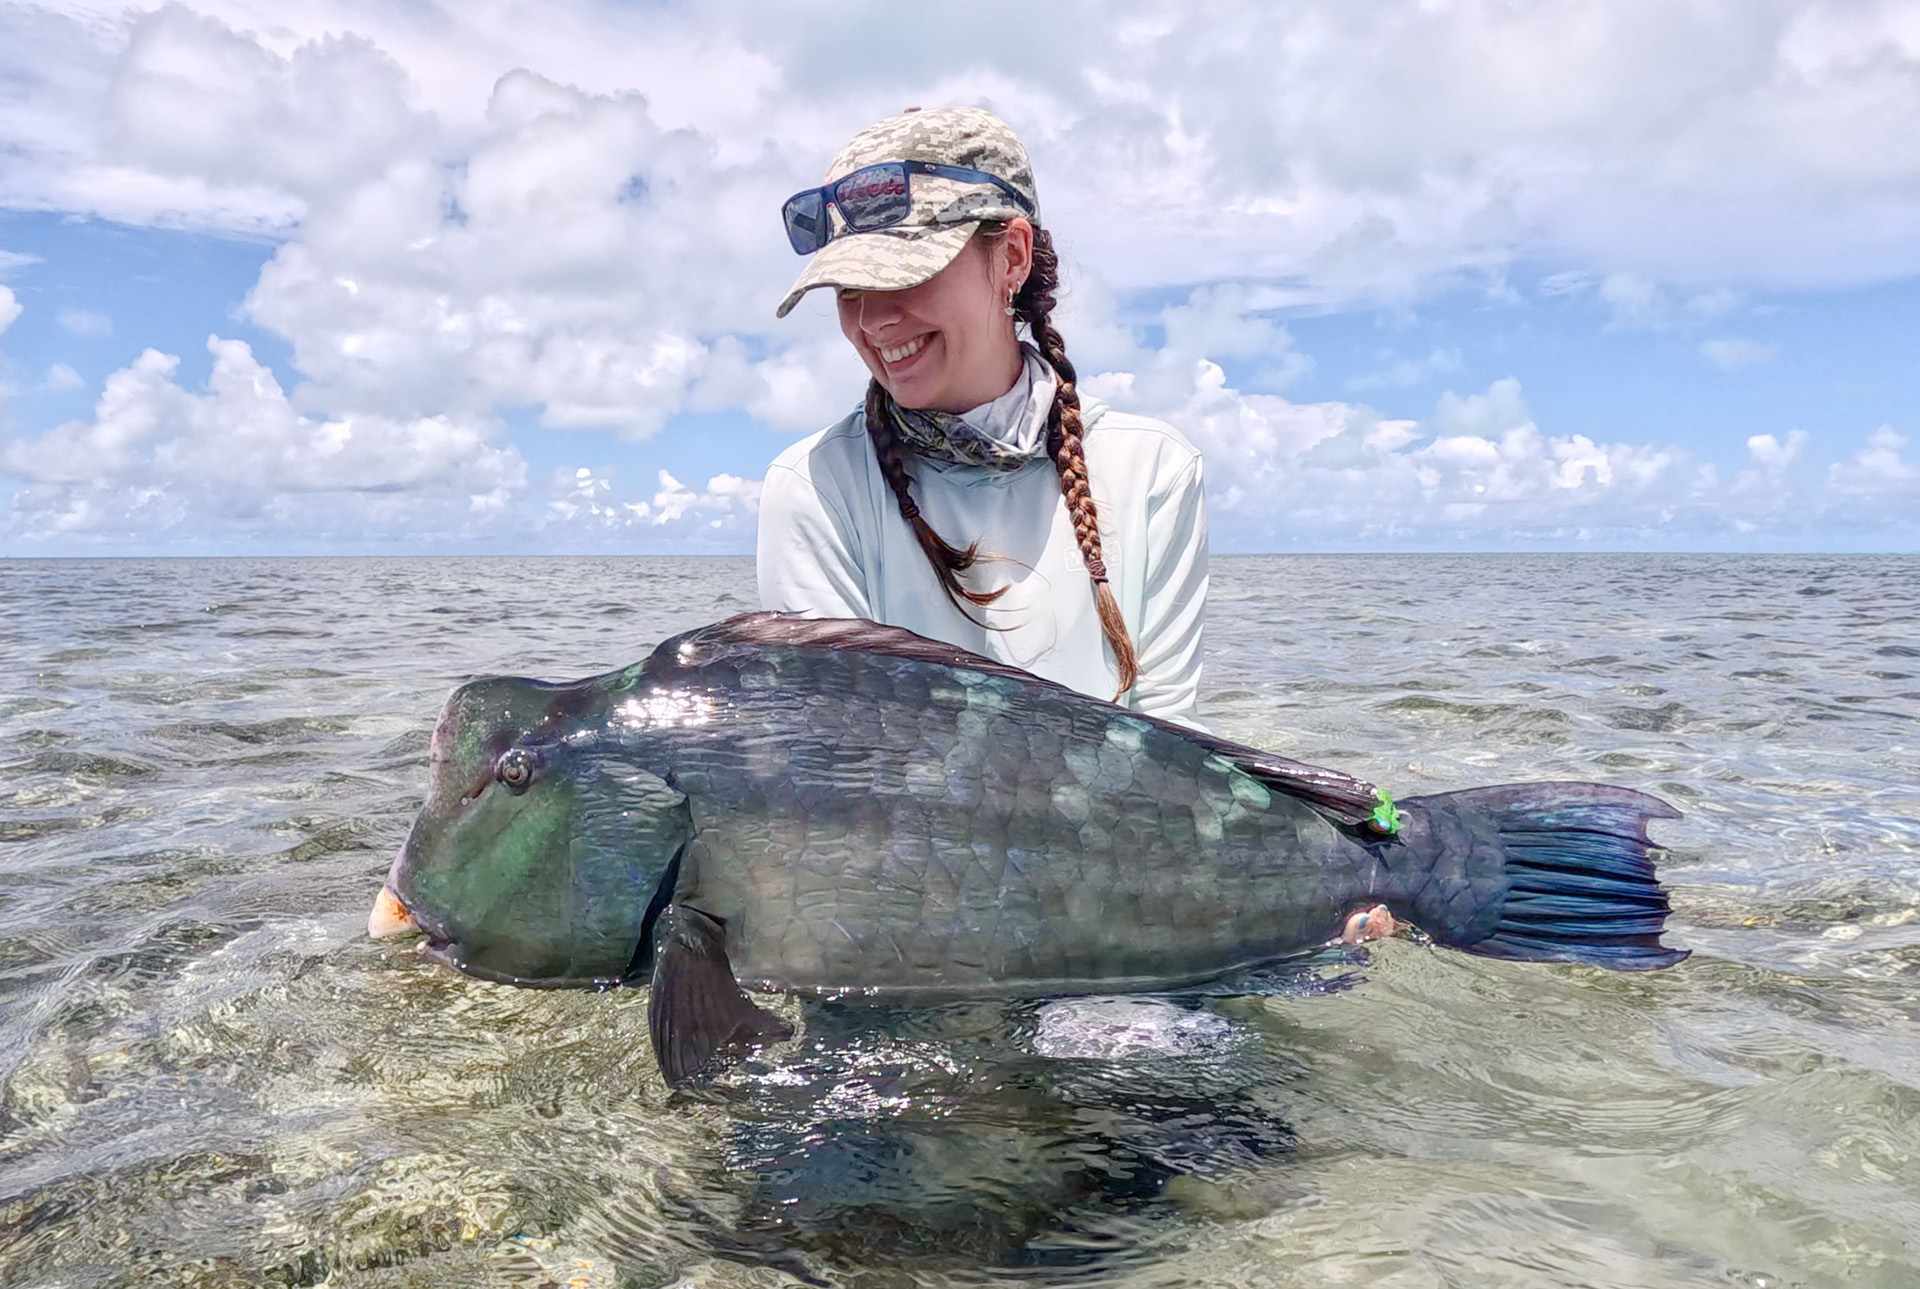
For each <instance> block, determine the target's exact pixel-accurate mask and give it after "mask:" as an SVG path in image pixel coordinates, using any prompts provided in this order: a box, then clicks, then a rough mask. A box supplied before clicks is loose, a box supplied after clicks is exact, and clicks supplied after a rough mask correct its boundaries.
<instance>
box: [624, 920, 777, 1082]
mask: <svg viewBox="0 0 1920 1289" xmlns="http://www.w3.org/2000/svg"><path fill="white" fill-rule="evenodd" d="M659 936H660V948H659V951H658V952H657V953H656V955H655V957H654V962H653V997H652V998H651V999H650V1000H649V1001H648V1003H647V1029H648V1031H649V1032H650V1033H651V1034H652V1036H653V1058H654V1060H656V1061H658V1062H659V1063H660V1073H661V1074H662V1075H664V1076H665V1077H666V1080H667V1082H668V1083H681V1082H684V1081H685V1080H687V1079H690V1078H692V1077H693V1076H694V1075H696V1074H699V1073H700V1072H701V1071H702V1070H704V1069H706V1068H707V1067H708V1066H709V1065H711V1064H712V1063H713V1061H714V1059H715V1058H716V1057H719V1056H721V1055H724V1054H727V1053H731V1052H739V1051H744V1050H746V1049H747V1048H750V1047H754V1046H757V1045H758V1044H761V1043H776V1042H779V1041H780V1040H781V1039H784V1038H792V1037H793V1026H791V1025H789V1024H788V1023H787V1022H786V1021H784V1020H782V1019H780V1017H778V1016H775V1015H774V1014H773V1013H772V1012H770V1011H765V1010H763V1009H762V1008H759V1007H756V1006H754V1005H753V1003H752V1002H751V1001H750V1000H749V999H748V998H747V996H746V994H744V993H743V992H741V989H740V985H739V982H738V981H736V980H735V979H734V978H733V964H732V963H730V962H728V961H727V940H726V928H725V927H724V926H723V925H722V924H721V923H720V921H719V919H717V918H713V917H710V916H708V915H707V914H705V913H702V912H700V910H698V909H690V908H685V907H683V906H681V905H678V904H673V905H669V906H668V907H667V911H666V912H665V913H663V914H661V916H660V932H659Z"/></svg>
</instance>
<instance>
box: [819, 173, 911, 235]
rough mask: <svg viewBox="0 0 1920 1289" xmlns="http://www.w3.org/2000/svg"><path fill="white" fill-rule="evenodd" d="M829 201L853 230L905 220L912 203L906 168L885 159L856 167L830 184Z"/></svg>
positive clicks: (867, 228)
mask: <svg viewBox="0 0 1920 1289" xmlns="http://www.w3.org/2000/svg"><path fill="white" fill-rule="evenodd" d="M833 200H834V204H835V205H837V206H839V207H840V213H841V214H842V215H843V216H845V217H846V221H847V227H848V228H849V229H851V230H852V231H853V232H856V233H867V232H871V231H873V230H874V229H876V228H888V227H891V226H892V225H894V224H897V223H899V222H900V221H901V220H903V219H905V218H906V217H907V211H908V210H910V209H911V208H912V206H913V199H912V197H911V196H910V195H909V194H908V192H907V168H906V167H905V166H903V165H900V164H899V163H898V162H893V161H887V162H882V163H881V164H880V165H877V166H868V167H867V168H866V169H864V170H856V171H854V172H853V173H852V174H850V175H848V176H846V177H845V178H843V179H841V180H840V181H838V182H837V183H835V184H834V185H833Z"/></svg>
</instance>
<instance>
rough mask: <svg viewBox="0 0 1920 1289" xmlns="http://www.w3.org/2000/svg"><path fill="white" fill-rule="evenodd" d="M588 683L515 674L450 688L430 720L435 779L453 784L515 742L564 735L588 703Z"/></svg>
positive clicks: (487, 766)
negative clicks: (565, 682)
mask: <svg viewBox="0 0 1920 1289" xmlns="http://www.w3.org/2000/svg"><path fill="white" fill-rule="evenodd" d="M588 684H589V682H585V681H582V682H578V683H575V684H570V685H552V684H547V683H545V682H543V681H538V680H522V679H520V678H518V677H514V676H483V677H481V678H480V679H478V680H470V681H468V682H467V683H466V684H464V685H462V686H460V688H458V689H456V690H454V691H453V693H452V695H450V696H449V697H448V699H447V702H446V706H445V707H443V708H441V710H440V719H439V720H438V721H437V722H435V723H434V727H433V738H432V740H431V741H430V742H429V744H428V749H427V755H428V759H429V760H430V761H431V762H432V764H433V770H434V776H435V779H436V780H437V781H438V782H440V783H442V784H445V785H447V786H454V785H457V784H459V783H460V782H462V781H464V780H465V779H468V778H471V777H473V776H475V775H477V774H479V773H481V772H482V771H483V770H490V769H491V767H492V765H493V762H494V761H495V760H496V759H497V758H498V757H499V755H500V754H501V753H502V752H504V751H506V750H507V749H508V748H509V747H512V746H513V745H515V744H516V743H524V742H527V741H529V740H533V739H544V738H551V737H555V736H557V735H564V734H565V733H566V732H567V726H569V725H570V724H576V723H578V721H579V720H580V719H581V718H582V716H583V715H584V714H585V711H586V708H587V707H589V706H590V705H591V703H590V697H591V696H590V695H589V694H587V693H586V692H584V691H585V690H586V689H587V687H588Z"/></svg>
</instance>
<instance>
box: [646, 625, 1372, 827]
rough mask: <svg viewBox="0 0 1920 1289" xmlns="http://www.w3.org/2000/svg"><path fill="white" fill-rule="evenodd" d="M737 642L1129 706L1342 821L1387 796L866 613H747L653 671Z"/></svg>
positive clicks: (656, 663)
mask: <svg viewBox="0 0 1920 1289" xmlns="http://www.w3.org/2000/svg"><path fill="white" fill-rule="evenodd" d="M738 645H748V646H754V647H759V648H788V649H831V650H853V651H858V652H863V653H875V654H885V655H887V656H888V657H893V658H907V659H911V660H912V661H914V662H924V663H930V664H932V665H934V666H939V667H955V668H960V669H963V670H966V671H977V672H981V673H983V674H985V675H988V676H1002V677H1005V678H1007V679H1009V680H1017V681H1020V682H1021V683H1023V684H1025V685H1029V686H1032V687H1033V688H1034V690H1035V692H1036V693H1045V692H1049V691H1056V692H1058V693H1061V694H1071V695H1072V696H1073V697H1074V699H1075V700H1076V701H1079V702H1084V703H1093V704H1096V705H1098V706H1103V707H1111V708H1112V709H1113V710H1114V711H1115V712H1125V713H1126V715H1127V716H1128V717H1130V718H1132V719H1133V720H1137V721H1144V722H1145V723H1147V724H1149V725H1152V726H1155V727H1157V728H1159V729H1162V730H1167V731H1169V732H1171V733H1174V734H1177V735H1179V736H1180V737H1181V738H1184V739H1187V740H1189V741H1190V742H1193V743H1197V744H1199V745H1200V746H1201V747H1204V748H1206V749H1207V750H1208V751H1209V752H1212V753H1214V754H1215V755H1217V756H1219V757H1221V758H1222V759H1224V760H1226V761H1228V762H1230V763H1231V764H1232V765H1233V766H1234V767H1235V768H1236V769H1239V770H1242V771H1245V772H1246V773H1247V774H1249V775H1251V776H1253V777H1254V778H1255V779H1258V780H1259V781H1260V782H1261V783H1262V784H1263V785H1265V786H1266V787H1268V788H1270V789H1272V790H1273V791H1275V792H1281V793H1285V794H1286V795H1287V796H1290V797H1295V798H1298V799H1299V800H1302V801H1306V802H1309V803H1310V804H1312V805H1315V806H1318V807H1319V808H1320V809H1322V810H1325V811H1326V812H1327V813H1328V814H1329V815H1331V816H1333V817H1334V818H1335V819H1336V820H1338V821H1339V822H1341V823H1343V824H1359V823H1362V822H1364V821H1366V820H1367V819H1368V818H1369V817H1371V816H1372V814H1373V812H1374V810H1375V809H1376V808H1377V807H1378V806H1379V804H1380V801H1381V797H1380V794H1379V792H1378V790H1377V789H1375V787H1374V786H1373V785H1372V784H1371V783H1368V782H1366V781H1365V780H1363V779H1356V778H1354V777H1353V776H1352V775H1350V774H1342V773H1340V772H1339V771H1338V770H1329V769H1326V768H1324V767H1322V766H1317V765H1308V764H1306V763H1305V762H1304V761H1293V760H1289V759H1288V758H1286V757H1284V756H1275V755H1274V754H1273V753H1271V752H1263V751H1261V750H1260V749H1259V748H1257V747H1249V746H1247V745H1246V744H1244V743H1235V742H1233V741H1231V740H1229V739H1223V738H1216V737H1215V736H1213V735H1211V734H1206V733H1202V732H1201V731H1199V730H1195V729H1190V728H1188V727H1187V726H1185V725H1181V724H1179V723H1177V722H1175V721H1169V720H1163V719H1162V718H1160V717H1158V716H1150V715H1148V714H1147V713H1145V712H1136V711H1133V710H1131V709H1129V708H1124V707H1121V706H1120V705H1119V704H1117V703H1109V702H1107V701H1106V700H1104V699H1100V698H1094V697H1092V696H1091V695H1088V694H1082V693H1079V692H1078V691H1076V690H1073V689H1070V688H1068V687H1067V686H1065V685H1062V684H1059V683H1057V682H1055V681H1051V680H1045V679H1042V678H1041V677H1039V676H1036V675H1034V674H1033V673H1032V672H1030V671H1022V670H1021V669H1020V668H1018V667H1015V666H1013V665H1011V664H1009V663H1004V662H1000V661H998V660H996V659H993V658H986V657H982V656H981V655H979V654H977V653H972V652H970V651H968V650H966V649H962V648H960V646H958V645H951V644H947V643H945V642H944V641H940V640H929V639H927V638H926V637H925V636H921V635H915V634H914V633H913V632H911V631H908V630H906V629H905V628H902V627H889V626H883V625H881V624H880V623H878V622H868V621H866V620H865V619H864V618H806V617H801V616H799V615H797V614H792V613H772V612H767V613H743V614H741V615H739V616H738V617H733V618H728V619H726V620H725V621H724V622H716V623H714V624H713V625H712V626H710V627H701V628H699V629H698V630H695V631H689V632H686V633H685V634H683V635H678V636H675V637H674V638H673V639H671V640H668V641H666V642H664V643H662V644H661V645H660V647H659V648H657V649H655V650H654V651H653V656H652V657H650V658H649V659H647V662H646V669H647V671H649V672H650V673H652V674H654V675H655V676H660V677H664V676H665V675H666V674H669V673H671V672H673V671H676V670H692V669H695V668H698V667H700V666H702V665H704V664H706V663H708V662H711V661H714V660H716V659H717V658H719V657H721V656H723V655H724V654H725V653H726V652H727V651H728V650H729V649H730V648H731V647H733V646H738Z"/></svg>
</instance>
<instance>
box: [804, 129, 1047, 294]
mask: <svg viewBox="0 0 1920 1289" xmlns="http://www.w3.org/2000/svg"><path fill="white" fill-rule="evenodd" d="M881 161H931V162H934V163H936V164H939V165H945V166H964V167H966V168H967V169H969V170H979V171H983V172H985V173H986V174H990V175H994V176H996V177H997V178H1000V179H1004V180H1006V181H1007V183H1008V184H1010V185H1012V187H1013V190H1014V191H1015V192H1017V193H1019V194H1020V195H1021V196H1022V197H1025V198H1026V199H1027V201H1028V202H1029V203H1031V205H1032V206H1033V213H1032V214H1031V215H1028V218H1030V219H1032V220H1033V222H1034V223H1035V224H1036V225H1037V224H1038V223H1039V222H1040V198H1039V195H1038V194H1037V193H1036V192H1035V191H1034V186H1033V165H1032V163H1031V162H1029V161H1028V160H1027V150H1026V149H1025V148H1024V147H1022V146H1020V140H1019V139H1018V138H1017V137H1016V136H1015V135H1014V133H1013V131H1012V130H1011V129H1009V128H1008V126H1007V123H1006V122H1005V121H1002V120H1001V119H1000V118H999V117H997V116H995V115H994V114H993V113H991V112H989V111H986V110H985V109H984V108H977V107H935V108H928V109H927V110H925V111H921V110H920V109H919V108H908V109H907V110H906V111H905V112H902V113H901V114H900V115H899V116H890V117H888V118H887V119H886V120H884V121H881V122H878V123H877V124H874V125H870V126H868V127H867V128H866V129H864V130H862V131H860V133H858V134H856V135H854V136H853V140H852V141H851V142H850V143H848V144H847V146H846V147H844V148H842V149H840V155H839V156H837V157H835V158H834V159H833V164H832V165H831V166H829V167H828V168H827V177H826V179H825V180H824V181H823V182H826V183H832V182H833V181H834V180H836V179H838V178H840V177H841V176H842V175H847V174H851V173H853V172H854V171H855V170H858V169H860V168H861V167H862V166H870V165H873V164H875V163H876V162H881ZM1017 215H1027V212H1026V211H1024V210H1021V209H1020V208H1019V207H1018V206H1015V205H1014V204H1013V203H1012V202H1011V201H1009V200H1008V199H1007V195H1006V194H1005V193H1004V192H1002V191H1000V189H998V188H996V187H994V186H993V185H992V184H985V183H968V182H966V181H964V180H959V179H937V178H933V177H930V176H928V175H915V176H914V177H913V207H912V209H911V210H909V211H908V212H907V217H906V218H905V219H903V220H901V221H900V222H899V223H898V224H895V225H894V226H892V227H891V228H881V229H876V230H874V231H873V232H870V233H842V234H840V235H839V236H838V237H835V238H834V239H833V240H832V241H831V242H828V243H827V244H826V245H825V246H824V247H822V248H821V249H820V250H819V251H817V252H816V253H815V254H814V257H813V259H812V260H811V261H809V263H808V264H807V267H806V269H805V270H804V271H802V272H801V274H800V276H799V277H798V278H796V279H795V280H794V283H793V287H792V289H791V290H789V291H788V292H787V298H786V299H784V300H782V301H781V302H780V307H779V309H778V310H776V311H775V316H776V317H781V318H784V317H786V316H787V314H788V313H789V312H790V311H791V310H792V309H793V306H794V305H796V304H798V303H799V302H800V297H801V296H803V295H805V294H806V293H807V292H809V291H811V290H813V288H815V287H817V286H830V287H836V288H843V287H844V288H848V289H851V290H855V291H904V290H905V289H906V288H908V287H910V286H918V285H920V283H922V282H924V281H926V280H927V279H928V278H930V277H932V276H933V275H934V274H936V273H938V272H939V271H940V270H941V269H943V268H945V267H947V265H949V264H951V263H952V262H953V257H954V256H956V255H958V254H959V253H960V250H961V248H962V247H964V246H965V245H966V244H967V239H969V238H970V237H972V236H973V233H974V230H975V229H977V228H979V227H980V224H981V222H982V221H983V220H989V219H1012V218H1014V217H1015V216H1017ZM833 218H834V219H835V220H836V221H837V220H838V218H839V215H838V212H835V213H834V216H833Z"/></svg>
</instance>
